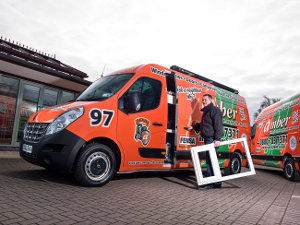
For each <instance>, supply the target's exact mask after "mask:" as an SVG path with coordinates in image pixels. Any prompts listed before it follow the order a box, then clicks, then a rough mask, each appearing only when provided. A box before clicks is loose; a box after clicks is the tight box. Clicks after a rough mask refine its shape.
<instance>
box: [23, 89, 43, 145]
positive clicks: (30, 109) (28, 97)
mask: <svg viewBox="0 0 300 225" xmlns="http://www.w3.org/2000/svg"><path fill="white" fill-rule="evenodd" d="M39 94H40V88H39V87H36V86H33V85H29V84H25V85H24V91H23V101H22V107H21V114H20V122H19V131H18V142H20V141H21V139H22V136H23V130H24V127H25V124H26V122H27V120H28V118H29V117H30V116H31V115H32V114H33V113H35V112H36V111H37V106H38V101H39Z"/></svg>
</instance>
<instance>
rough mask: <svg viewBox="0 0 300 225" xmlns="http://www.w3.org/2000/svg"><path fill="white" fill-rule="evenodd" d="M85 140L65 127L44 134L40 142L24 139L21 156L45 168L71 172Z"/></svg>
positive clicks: (21, 144) (20, 151)
mask: <svg viewBox="0 0 300 225" xmlns="http://www.w3.org/2000/svg"><path fill="white" fill-rule="evenodd" d="M84 143H85V140H83V139H82V138H80V137H78V136H77V135H75V134H73V133H72V132H70V131H68V130H66V129H64V130H62V131H60V132H58V133H56V134H52V135H47V136H43V137H42V138H41V140H40V141H39V142H38V143H33V142H29V141H25V140H22V141H21V143H20V149H19V153H20V156H21V157H22V158H23V159H25V160H26V161H28V162H30V163H32V164H35V165H38V166H42V167H45V168H50V169H55V170H62V171H67V172H71V171H72V168H73V165H74V161H75V159H76V156H77V153H78V152H79V150H80V148H81V147H82V146H83V145H84Z"/></svg>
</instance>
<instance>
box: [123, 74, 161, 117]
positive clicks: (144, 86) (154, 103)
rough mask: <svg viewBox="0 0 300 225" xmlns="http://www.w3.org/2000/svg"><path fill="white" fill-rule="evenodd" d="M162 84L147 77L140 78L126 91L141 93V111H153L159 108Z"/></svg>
mask: <svg viewBox="0 0 300 225" xmlns="http://www.w3.org/2000/svg"><path fill="white" fill-rule="evenodd" d="M161 89H162V84H161V82H160V81H158V80H155V79H151V78H148V77H142V78H140V79H138V80H137V81H135V82H134V84H133V85H131V87H130V88H129V89H128V90H127V92H126V93H125V95H126V94H127V93H128V92H129V91H140V92H141V93H142V99H141V109H140V110H139V112H141V111H147V110H152V109H155V108H157V107H158V106H159V103H160V96H161Z"/></svg>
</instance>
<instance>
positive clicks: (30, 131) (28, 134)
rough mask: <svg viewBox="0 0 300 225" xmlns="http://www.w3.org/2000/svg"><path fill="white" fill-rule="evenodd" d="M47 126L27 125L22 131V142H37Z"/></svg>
mask: <svg viewBox="0 0 300 225" xmlns="http://www.w3.org/2000/svg"><path fill="white" fill-rule="evenodd" d="M48 125H49V123H27V124H26V126H25V129H24V141H29V142H34V143H37V142H39V141H40V140H41V138H42V136H43V134H44V133H45V131H46V129H47V127H48Z"/></svg>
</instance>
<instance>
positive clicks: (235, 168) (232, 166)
mask: <svg viewBox="0 0 300 225" xmlns="http://www.w3.org/2000/svg"><path fill="white" fill-rule="evenodd" d="M228 166H229V171H230V174H237V173H240V172H241V168H242V161H241V155H240V154H239V153H236V152H235V153H233V155H232V157H231V159H230V162H229V165H228Z"/></svg>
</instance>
